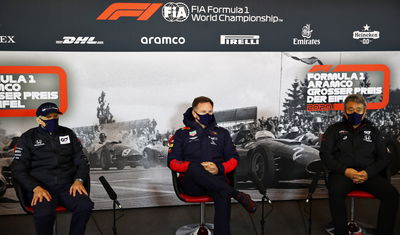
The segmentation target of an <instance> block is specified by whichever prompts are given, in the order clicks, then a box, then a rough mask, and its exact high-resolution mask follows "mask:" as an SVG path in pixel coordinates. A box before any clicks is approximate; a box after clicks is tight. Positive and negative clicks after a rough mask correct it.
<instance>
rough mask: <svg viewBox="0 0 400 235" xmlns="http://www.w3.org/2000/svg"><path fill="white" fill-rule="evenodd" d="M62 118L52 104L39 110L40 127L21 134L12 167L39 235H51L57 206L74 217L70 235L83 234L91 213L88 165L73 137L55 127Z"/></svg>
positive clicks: (77, 141)
mask: <svg viewBox="0 0 400 235" xmlns="http://www.w3.org/2000/svg"><path fill="white" fill-rule="evenodd" d="M61 114H62V113H61V112H60V111H59V110H58V107H57V105H56V104H54V103H44V104H42V105H40V106H39V108H38V109H37V111H36V115H37V119H36V121H37V122H38V123H39V126H38V127H36V128H32V129H30V130H28V131H27V132H25V133H24V134H22V136H21V138H20V140H19V142H18V143H17V145H16V148H15V158H14V161H13V163H12V165H11V169H12V174H13V177H14V178H15V179H16V180H17V181H18V182H19V183H20V184H21V186H22V187H23V188H24V189H25V190H26V191H27V193H28V197H29V198H30V199H31V206H32V207H33V210H34V213H33V218H34V222H35V228H36V233H37V234H38V235H51V234H53V225H54V220H55V217H56V210H55V207H56V205H58V204H61V205H63V206H64V207H66V208H67V209H68V210H69V211H72V213H73V214H72V219H71V227H70V233H69V234H70V235H83V234H84V233H85V227H86V223H87V221H88V220H89V218H90V214H91V211H92V209H93V202H92V201H91V200H90V199H89V197H88V193H87V191H86V189H85V187H84V186H83V182H87V181H88V180H89V178H88V176H89V164H88V161H87V159H86V157H85V155H84V154H83V152H82V145H81V143H80V142H79V140H78V138H77V137H76V135H75V133H74V132H73V131H72V130H70V129H68V128H66V127H63V126H59V125H58V117H59V116H60V115H61Z"/></svg>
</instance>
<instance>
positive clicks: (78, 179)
mask: <svg viewBox="0 0 400 235" xmlns="http://www.w3.org/2000/svg"><path fill="white" fill-rule="evenodd" d="M75 181H79V182H81V183H82V184H83V179H81V178H76V179H75Z"/></svg>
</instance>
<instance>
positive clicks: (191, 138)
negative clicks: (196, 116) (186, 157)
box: [189, 136, 199, 143]
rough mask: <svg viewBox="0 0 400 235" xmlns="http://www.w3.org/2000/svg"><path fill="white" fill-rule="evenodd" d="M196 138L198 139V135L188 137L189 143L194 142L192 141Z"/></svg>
mask: <svg viewBox="0 0 400 235" xmlns="http://www.w3.org/2000/svg"><path fill="white" fill-rule="evenodd" d="M198 140H199V137H198V136H192V137H189V143H191V142H194V141H198Z"/></svg>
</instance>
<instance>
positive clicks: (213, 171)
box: [201, 162, 218, 175]
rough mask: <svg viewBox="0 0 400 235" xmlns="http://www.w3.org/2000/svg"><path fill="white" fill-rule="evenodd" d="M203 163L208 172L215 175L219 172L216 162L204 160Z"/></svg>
mask: <svg viewBox="0 0 400 235" xmlns="http://www.w3.org/2000/svg"><path fill="white" fill-rule="evenodd" d="M201 165H202V166H203V167H204V169H205V170H206V171H208V172H210V173H211V174H213V175H216V174H218V167H217V165H215V163H214V162H202V163H201Z"/></svg>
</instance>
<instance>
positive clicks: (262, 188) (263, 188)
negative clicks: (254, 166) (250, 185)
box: [253, 174, 272, 235]
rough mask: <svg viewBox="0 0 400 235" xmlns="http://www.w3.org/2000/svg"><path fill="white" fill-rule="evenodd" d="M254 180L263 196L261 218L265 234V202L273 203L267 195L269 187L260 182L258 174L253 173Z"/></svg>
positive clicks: (262, 229) (262, 232)
mask: <svg viewBox="0 0 400 235" xmlns="http://www.w3.org/2000/svg"><path fill="white" fill-rule="evenodd" d="M253 178H254V181H255V183H256V185H257V189H258V192H259V193H260V194H261V195H262V198H261V220H260V225H261V234H262V235H264V227H265V202H268V204H272V202H271V200H270V199H269V197H268V196H267V189H266V187H264V184H263V183H262V182H260V180H259V179H258V178H257V176H256V175H255V174H254V175H253Z"/></svg>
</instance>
